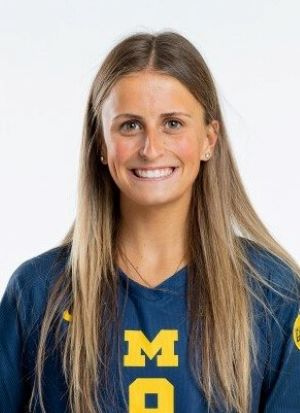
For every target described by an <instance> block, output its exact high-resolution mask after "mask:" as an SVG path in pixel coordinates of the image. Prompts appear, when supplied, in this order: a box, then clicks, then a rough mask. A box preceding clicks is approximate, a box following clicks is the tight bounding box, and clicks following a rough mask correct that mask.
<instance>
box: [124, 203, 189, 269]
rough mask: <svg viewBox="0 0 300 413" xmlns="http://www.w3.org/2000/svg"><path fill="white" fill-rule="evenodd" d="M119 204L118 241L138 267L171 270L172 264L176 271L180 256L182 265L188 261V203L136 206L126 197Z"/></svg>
mask: <svg viewBox="0 0 300 413" xmlns="http://www.w3.org/2000/svg"><path fill="white" fill-rule="evenodd" d="M120 208H121V222H120V227H119V232H118V240H117V245H118V247H119V248H120V249H121V250H122V251H123V253H124V254H125V255H126V256H127V257H128V258H129V259H130V261H131V262H132V263H133V264H134V265H135V266H136V267H137V268H138V269H140V270H141V271H142V270H143V269H144V270H150V269H151V270H154V271H155V270H156V271H157V270H160V271H162V272H164V271H165V272H166V271H167V272H168V271H170V270H171V268H173V267H174V271H175V269H176V266H178V265H179V264H180V260H181V259H182V262H181V264H180V266H179V268H181V267H183V265H185V264H186V263H187V262H188V256H187V230H188V206H187V205H184V206H183V205H182V204H180V203H179V202H178V203H174V205H162V206H159V207H158V206H153V207H151V206H150V207H148V206H147V207H145V206H138V207H136V206H133V205H132V203H130V202H128V200H126V202H122V201H121V202H120ZM184 255H185V257H184ZM119 257H120V256H119ZM121 260H122V258H121V259H120V258H119V263H120V262H121ZM124 263H125V262H124V260H122V266H123V267H124ZM126 266H127V264H126Z"/></svg>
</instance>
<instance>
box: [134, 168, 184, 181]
mask: <svg viewBox="0 0 300 413" xmlns="http://www.w3.org/2000/svg"><path fill="white" fill-rule="evenodd" d="M178 169H179V168H178V167H172V168H163V169H148V170H145V169H131V170H130V172H131V173H132V175H133V176H134V177H135V178H136V179H137V180H139V181H162V180H166V179H169V178H170V177H172V176H174V175H175V173H176V172H177V170H178Z"/></svg>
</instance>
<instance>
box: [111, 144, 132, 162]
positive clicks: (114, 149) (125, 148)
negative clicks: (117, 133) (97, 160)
mask: <svg viewBox="0 0 300 413" xmlns="http://www.w3.org/2000/svg"><path fill="white" fill-rule="evenodd" d="M109 152H110V157H111V159H112V161H113V162H116V163H118V164H119V163H120V164H121V163H123V162H125V161H126V160H127V159H128V157H129V156H130V153H131V149H130V146H129V145H128V143H125V142H124V141H115V142H113V143H112V145H111V146H110V148H109Z"/></svg>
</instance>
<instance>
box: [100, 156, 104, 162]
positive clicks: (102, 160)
mask: <svg viewBox="0 0 300 413" xmlns="http://www.w3.org/2000/svg"><path fill="white" fill-rule="evenodd" d="M100 159H101V162H102V163H105V162H104V156H103V155H101V156H100Z"/></svg>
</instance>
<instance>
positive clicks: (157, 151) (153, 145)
mask: <svg viewBox="0 0 300 413" xmlns="http://www.w3.org/2000/svg"><path fill="white" fill-rule="evenodd" d="M163 152H164V142H163V137H162V136H161V134H160V133H158V132H157V131H148V133H147V134H146V136H145V137H144V142H143V145H142V147H141V149H140V150H139V154H140V155H141V156H142V157H143V158H147V159H149V160H152V159H155V158H157V157H159V156H160V155H162V154H163Z"/></svg>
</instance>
